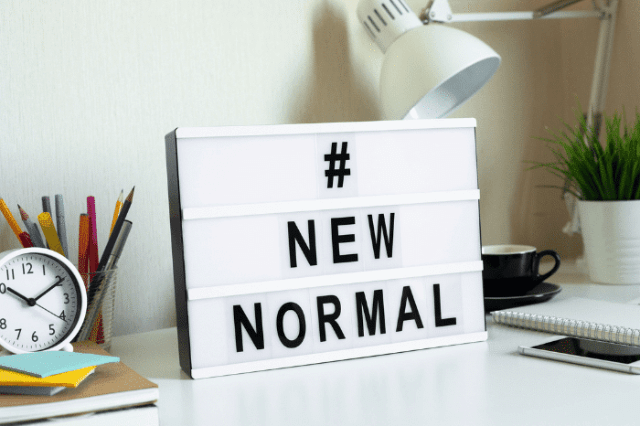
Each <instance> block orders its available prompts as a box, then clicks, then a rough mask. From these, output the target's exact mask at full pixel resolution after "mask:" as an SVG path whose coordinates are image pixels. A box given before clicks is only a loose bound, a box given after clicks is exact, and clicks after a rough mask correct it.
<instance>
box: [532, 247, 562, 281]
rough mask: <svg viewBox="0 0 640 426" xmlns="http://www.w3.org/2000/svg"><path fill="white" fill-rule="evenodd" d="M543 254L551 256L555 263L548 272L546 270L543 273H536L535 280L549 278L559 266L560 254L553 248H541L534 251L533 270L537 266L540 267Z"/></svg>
mask: <svg viewBox="0 0 640 426" xmlns="http://www.w3.org/2000/svg"><path fill="white" fill-rule="evenodd" d="M544 256H551V257H553V258H554V259H555V261H556V263H555V265H553V268H551V270H550V271H549V272H547V273H546V274H544V275H540V274H538V276H537V277H536V281H537V282H539V283H541V282H543V281H544V280H546V279H547V278H549V277H550V276H551V275H553V274H555V273H556V272H557V271H558V269H559V268H560V255H559V254H558V253H556V252H555V251H554V250H543V251H541V252H539V253H536V265H535V270H536V271H537V270H538V268H539V267H540V260H541V259H542V258H543V257H544Z"/></svg>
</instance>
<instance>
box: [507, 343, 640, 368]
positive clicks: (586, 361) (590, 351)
mask: <svg viewBox="0 0 640 426" xmlns="http://www.w3.org/2000/svg"><path fill="white" fill-rule="evenodd" d="M518 352H520V353H521V354H523V355H529V356H535V357H539V358H547V359H553V360H557V361H564V362H571V363H573V364H582V365H588V366H590V367H599V368H606V369H609V370H616V371H622V372H625V373H631V374H640V347H638V346H628V345H622V344H619V343H608V342H600V341H597V340H589V339H580V338H576V337H562V338H558V336H556V337H555V338H553V339H550V340H548V341H545V342H542V343H541V344H539V345H536V346H520V347H518Z"/></svg>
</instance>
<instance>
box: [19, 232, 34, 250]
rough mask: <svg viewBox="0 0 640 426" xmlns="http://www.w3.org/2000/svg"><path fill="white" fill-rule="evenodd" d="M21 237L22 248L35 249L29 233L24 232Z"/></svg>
mask: <svg viewBox="0 0 640 426" xmlns="http://www.w3.org/2000/svg"><path fill="white" fill-rule="evenodd" d="M19 237H20V242H21V243H22V247H24V248H28V247H33V242H31V237H30V236H29V234H28V233H26V232H22V233H20V235H19Z"/></svg>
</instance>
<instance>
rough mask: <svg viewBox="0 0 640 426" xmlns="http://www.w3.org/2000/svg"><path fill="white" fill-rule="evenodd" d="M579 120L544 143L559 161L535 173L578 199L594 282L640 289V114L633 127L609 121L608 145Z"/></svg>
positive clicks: (538, 165)
mask: <svg viewBox="0 0 640 426" xmlns="http://www.w3.org/2000/svg"><path fill="white" fill-rule="evenodd" d="M577 120H578V125H577V126H575V127H571V126H569V125H567V124H566V123H564V129H562V130H560V131H551V132H550V134H551V137H549V138H543V139H542V140H544V141H546V142H547V143H548V146H549V148H550V149H551V151H552V152H553V154H554V156H555V161H553V162H549V163H534V164H535V166H533V168H543V169H546V170H548V171H550V172H551V173H553V174H554V175H556V176H558V177H560V178H561V179H563V180H564V182H565V186H564V187H563V190H564V191H566V192H569V193H571V194H573V195H574V196H575V197H577V199H578V213H579V218H580V227H581V232H582V236H583V241H584V252H585V258H586V260H587V265H588V266H589V276H590V278H591V279H592V280H593V281H596V282H600V283H607V284H640V114H638V112H636V116H635V123H634V124H633V125H631V126H628V125H627V124H626V120H624V122H625V123H624V125H623V116H621V115H620V114H619V113H617V112H616V113H615V114H614V115H613V117H611V118H609V117H605V129H604V130H605V135H604V141H603V142H602V143H601V142H600V141H599V138H598V132H597V130H595V127H591V126H588V125H587V122H586V119H585V118H584V117H582V115H579V114H578V115H577Z"/></svg>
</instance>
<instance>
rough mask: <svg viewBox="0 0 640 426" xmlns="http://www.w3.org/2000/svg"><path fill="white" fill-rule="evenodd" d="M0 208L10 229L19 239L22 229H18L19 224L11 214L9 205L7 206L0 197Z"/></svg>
mask: <svg viewBox="0 0 640 426" xmlns="http://www.w3.org/2000/svg"><path fill="white" fill-rule="evenodd" d="M0 210H1V211H2V214H3V215H4V218H5V219H7V222H9V226H10V227H11V230H12V231H13V233H14V234H16V237H18V240H20V234H22V229H20V225H18V222H17V221H16V219H15V218H14V217H13V215H12V214H11V211H10V210H9V207H7V203H5V202H4V200H3V199H2V198H0ZM20 241H22V240H20Z"/></svg>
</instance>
